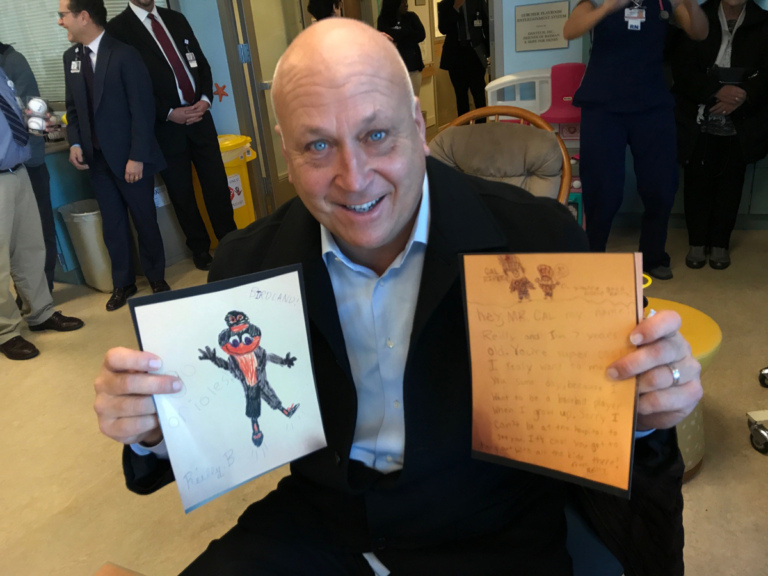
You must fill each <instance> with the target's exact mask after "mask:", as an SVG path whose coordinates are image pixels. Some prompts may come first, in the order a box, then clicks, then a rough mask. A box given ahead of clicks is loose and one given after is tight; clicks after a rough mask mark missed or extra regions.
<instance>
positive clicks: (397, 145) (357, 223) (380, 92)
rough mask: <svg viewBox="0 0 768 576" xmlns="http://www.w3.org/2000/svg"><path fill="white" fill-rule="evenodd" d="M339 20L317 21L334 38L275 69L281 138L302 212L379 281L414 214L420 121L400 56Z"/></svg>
mask: <svg viewBox="0 0 768 576" xmlns="http://www.w3.org/2000/svg"><path fill="white" fill-rule="evenodd" d="M336 22H338V24H336ZM336 22H335V23H328V24H326V22H325V21H324V22H322V23H320V24H315V25H314V26H313V28H314V27H319V26H321V25H324V26H325V27H326V28H327V29H328V35H330V38H329V37H328V36H320V35H319V34H315V35H314V36H318V37H319V38H318V39H317V41H314V40H315V38H313V37H310V38H305V39H299V40H297V42H302V40H306V41H305V42H303V43H301V44H300V45H299V46H295V47H294V50H295V51H296V52H297V53H295V54H292V55H291V56H290V57H288V58H287V59H286V62H285V63H284V65H283V63H281V67H280V70H279V73H278V76H277V77H276V78H275V84H276V85H277V86H276V92H275V106H276V108H277V112H278V117H279V120H280V126H279V129H278V131H279V132H280V134H281V136H282V138H283V154H284V155H285V158H286V161H287V164H288V173H289V177H290V180H291V182H292V183H293V184H294V186H295V187H296V191H297V193H298V195H299V197H300V198H301V200H302V201H303V202H304V204H305V205H306V207H307V209H309V211H310V212H311V213H312V215H313V216H314V217H315V218H316V219H317V220H318V221H319V222H320V223H321V224H323V225H324V226H325V227H326V228H328V230H330V232H331V233H332V234H333V236H334V237H335V239H336V241H337V243H338V244H339V248H340V249H341V250H342V251H343V252H344V253H345V254H346V255H347V256H348V257H349V258H350V259H351V260H353V261H355V262H357V263H359V264H362V265H364V266H367V267H369V268H371V269H372V270H374V271H376V272H377V273H379V274H381V273H382V272H383V271H384V270H386V268H387V267H388V266H389V264H391V262H392V261H393V260H394V259H395V258H396V257H397V255H398V254H399V253H400V252H401V251H402V250H403V248H404V247H405V244H406V242H407V241H408V238H409V236H410V234H411V230H412V229H413V224H414V222H415V219H416V215H417V213H418V207H419V203H420V200H421V193H422V185H423V182H424V173H425V169H426V168H425V167H426V156H427V154H428V153H429V150H428V148H427V145H426V140H425V126H424V120H423V118H422V115H421V109H420V107H419V105H418V101H414V99H413V96H412V92H411V87H410V82H409V80H408V76H407V73H406V72H404V71H403V69H402V64H401V62H400V57H399V54H398V53H397V51H396V50H395V49H394V48H392V47H391V46H389V43H388V42H386V41H384V40H382V39H381V38H380V35H379V34H378V33H376V32H375V31H374V30H373V29H368V28H367V27H363V26H362V25H360V24H351V23H349V22H339V21H336ZM334 26H336V28H335V29H334ZM342 45H346V46H347V49H344V50H341V51H336V49H335V47H337V46H338V47H340V46H342ZM349 46H355V50H354V51H351V50H349V49H348V47H349ZM310 54H311V55H312V57H311V59H309V58H307V56H309V55H310Z"/></svg>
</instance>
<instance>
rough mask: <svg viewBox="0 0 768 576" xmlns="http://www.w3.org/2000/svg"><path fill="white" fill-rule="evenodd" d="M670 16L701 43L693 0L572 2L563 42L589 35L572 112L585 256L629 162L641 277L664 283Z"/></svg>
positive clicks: (671, 167) (612, 207) (604, 235)
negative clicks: (637, 208) (576, 113)
mask: <svg viewBox="0 0 768 576" xmlns="http://www.w3.org/2000/svg"><path fill="white" fill-rule="evenodd" d="M670 14H673V15H674V20H675V21H676V22H677V24H678V25H679V26H680V27H681V28H682V29H683V30H684V31H685V32H686V33H687V34H688V36H690V37H691V38H692V39H694V40H703V39H704V38H706V37H707V33H708V30H709V25H708V22H707V18H706V16H705V15H704V13H703V12H702V11H701V8H699V6H698V4H697V3H696V0H671V2H670V0H580V2H579V4H578V5H577V6H576V7H575V8H574V9H573V11H572V12H571V16H570V17H569V18H568V20H567V21H566V23H565V26H564V28H563V36H564V37H565V38H566V39H568V40H571V39H574V38H578V37H579V36H582V35H583V34H586V33H587V32H590V34H591V35H592V50H591V55H590V59H589V63H588V65H587V70H586V73H585V74H584V79H583V80H582V83H581V87H580V88H579V89H578V90H577V92H576V94H575V96H574V102H573V103H574V105H576V106H579V107H580V108H581V150H580V155H581V160H580V174H581V183H582V186H583V200H584V212H585V216H586V225H587V236H588V237H589V244H590V248H591V250H593V251H595V252H604V251H605V248H606V244H607V242H608V236H609V234H610V232H611V224H612V223H613V218H614V217H615V216H616V213H617V212H618V211H619V208H620V207H621V203H622V200H623V192H624V158H625V154H626V148H627V146H629V148H630V151H631V152H632V156H633V158H634V168H635V175H636V176H637V190H638V193H639V194H640V198H641V199H642V201H643V205H644V213H643V220H642V227H641V232H640V248H639V249H640V252H642V253H643V269H644V270H645V271H646V272H647V273H648V274H650V275H651V276H653V277H654V278H658V279H660V280H669V279H670V278H672V269H671V268H670V258H669V255H668V254H667V253H666V251H665V249H664V247H665V244H666V241H667V225H668V223H669V214H670V211H671V210H672V203H673V201H674V198H675V192H676V191H677V185H678V168H677V140H676V138H677V137H676V132H675V118H674V114H673V108H674V100H673V98H672V96H671V94H670V92H669V90H668V89H667V85H666V82H665V79H664V73H663V69H662V57H663V51H664V40H665V38H666V34H667V28H668V26H669V19H670Z"/></svg>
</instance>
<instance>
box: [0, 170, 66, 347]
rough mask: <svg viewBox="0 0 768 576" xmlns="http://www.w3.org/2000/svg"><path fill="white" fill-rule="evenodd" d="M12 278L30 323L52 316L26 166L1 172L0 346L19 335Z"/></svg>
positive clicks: (42, 246)
mask: <svg viewBox="0 0 768 576" xmlns="http://www.w3.org/2000/svg"><path fill="white" fill-rule="evenodd" d="M11 279H13V282H14V284H16V289H17V290H18V292H19V295H20V296H21V300H22V302H23V310H24V314H25V320H26V321H27V324H29V325H31V326H34V325H36V324H41V323H43V322H45V321H46V320H48V318H50V317H51V316H52V315H53V312H54V310H53V299H52V298H51V294H50V292H49V291H48V284H47V282H46V279H45V244H44V242H43V227H42V225H41V224H40V212H39V211H38V209H37V203H36V200H35V195H34V192H33V191H32V184H31V183H30V181H29V176H28V175H27V169H26V168H24V167H22V168H20V169H19V170H17V171H16V172H4V173H0V344H3V343H5V342H7V341H8V340H10V339H11V338H14V337H16V336H19V335H20V334H19V324H20V323H21V313H20V312H19V308H18V306H16V301H15V300H14V298H13V295H12V294H11Z"/></svg>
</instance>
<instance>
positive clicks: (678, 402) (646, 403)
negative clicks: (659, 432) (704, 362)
mask: <svg viewBox="0 0 768 576" xmlns="http://www.w3.org/2000/svg"><path fill="white" fill-rule="evenodd" d="M702 394H703V391H702V388H701V382H700V381H699V380H698V379H695V380H691V381H690V382H686V383H685V384H683V385H681V386H674V387H672V388H666V389H664V390H659V391H655V392H649V393H647V394H641V395H640V398H639V399H638V401H637V419H638V430H643V429H650V428H671V427H672V426H674V425H676V424H677V423H678V422H680V421H681V420H682V419H683V418H685V417H686V416H688V414H690V413H691V412H692V411H693V409H694V408H695V407H696V404H697V403H698V402H699V400H701V397H702Z"/></svg>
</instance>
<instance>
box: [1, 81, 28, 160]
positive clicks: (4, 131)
mask: <svg viewBox="0 0 768 576" xmlns="http://www.w3.org/2000/svg"><path fill="white" fill-rule="evenodd" d="M0 98H4V99H5V101H6V102H8V103H9V104H10V105H11V107H13V109H14V110H16V111H17V112H18V114H19V117H22V116H21V109H19V104H18V102H16V91H15V90H14V89H13V83H12V82H10V81H9V80H8V76H6V75H5V72H3V70H2V68H0ZM30 156H31V151H30V147H29V143H27V145H26V146H19V145H18V144H17V143H16V141H15V140H14V139H13V134H12V133H11V127H10V126H9V125H8V120H6V118H5V114H3V113H1V112H0V170H8V169H10V168H13V167H14V166H16V165H17V164H22V163H23V162H26V161H27V160H29V158H30Z"/></svg>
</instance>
